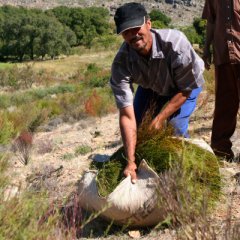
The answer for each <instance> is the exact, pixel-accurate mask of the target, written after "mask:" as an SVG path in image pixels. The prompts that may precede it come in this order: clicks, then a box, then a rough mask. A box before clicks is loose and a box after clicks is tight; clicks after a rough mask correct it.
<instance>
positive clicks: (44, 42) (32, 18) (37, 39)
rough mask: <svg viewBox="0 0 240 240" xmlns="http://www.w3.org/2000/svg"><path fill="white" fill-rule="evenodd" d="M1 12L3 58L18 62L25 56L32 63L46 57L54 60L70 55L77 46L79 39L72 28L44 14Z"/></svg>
mask: <svg viewBox="0 0 240 240" xmlns="http://www.w3.org/2000/svg"><path fill="white" fill-rule="evenodd" d="M1 12H2V14H1V15H2V16H3V17H2V18H3V21H1V24H2V27H1V31H2V34H1V35H0V36H1V41H0V43H1V45H0V46H1V55H2V56H5V57H7V58H8V57H17V58H18V60H19V61H22V60H23V58H24V57H25V56H28V57H29V58H30V59H34V57H39V56H42V57H44V56H45V55H46V54H48V55H50V56H52V57H54V56H56V55H59V54H61V53H63V54H67V53H68V52H69V51H70V48H71V46H73V45H75V44H76V36H75V34H74V32H73V31H71V29H70V28H68V27H67V26H65V25H63V24H61V23H60V22H59V21H58V20H57V18H56V17H55V16H48V15H47V14H45V12H43V11H41V10H35V9H33V10H27V9H24V8H16V7H3V8H2V9H1ZM1 15H0V16H1Z"/></svg>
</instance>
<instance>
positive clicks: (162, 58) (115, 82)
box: [110, 3, 204, 183]
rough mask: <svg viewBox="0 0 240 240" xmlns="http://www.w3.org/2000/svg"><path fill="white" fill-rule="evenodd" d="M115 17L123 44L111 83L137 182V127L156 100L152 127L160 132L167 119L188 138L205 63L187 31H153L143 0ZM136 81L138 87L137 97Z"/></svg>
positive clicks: (129, 169) (121, 9) (129, 165)
mask: <svg viewBox="0 0 240 240" xmlns="http://www.w3.org/2000/svg"><path fill="white" fill-rule="evenodd" d="M114 20H115V24H116V28H117V34H121V35H122V37H123V39H124V42H123V44H122V46H121V47H120V49H119V51H118V53H117V55H116V56H115V59H114V61H113V64H112V75H111V79H110V84H111V87H112V90H113V93H114V96H115V100H116V104H117V107H118V108H119V112H120V118H119V123H120V129H121V135H122V139H123V144H124V148H125V152H126V157H127V161H128V162H127V166H126V168H125V170H124V174H125V176H128V175H131V179H132V182H133V183H134V182H135V181H136V169H137V166H136V164H135V147H136V141H137V126H138V125H139V124H140V123H141V121H142V118H143V116H144V113H145V112H146V111H147V110H148V109H149V107H151V106H150V105H151V103H152V102H154V103H155V104H156V105H157V108H156V111H155V114H154V115H153V116H152V122H151V123H149V128H150V129H151V128H152V129H158V130H159V131H160V130H161V129H162V127H163V125H164V122H165V121H168V123H169V124H171V125H172V126H173V127H174V129H175V134H176V135H180V136H184V137H188V123H189V117H190V115H191V114H192V112H193V111H194V108H195V106H196V101H197V97H198V95H199V93H200V92H201V86H202V84H203V83H204V79H203V76H202V72H203V70H204V63H203V61H202V60H201V59H200V57H199V56H198V55H197V54H196V53H195V51H194V50H193V48H192V46H191V44H190V42H189V41H188V40H187V38H186V37H185V35H184V34H183V33H181V32H179V31H177V30H171V29H165V30H156V29H152V28H151V21H150V19H149V18H148V15H147V12H146V10H145V8H144V6H143V5H141V4H139V3H126V4H124V5H122V6H121V7H119V8H118V9H117V10H116V13H115V16H114ZM133 83H136V84H138V85H139V87H138V89H137V92H136V95H135V99H134V101H133ZM163 107H164V108H163Z"/></svg>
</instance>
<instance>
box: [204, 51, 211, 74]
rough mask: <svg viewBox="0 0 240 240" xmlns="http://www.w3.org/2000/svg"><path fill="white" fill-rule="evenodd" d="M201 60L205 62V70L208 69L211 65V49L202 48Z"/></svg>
mask: <svg viewBox="0 0 240 240" xmlns="http://www.w3.org/2000/svg"><path fill="white" fill-rule="evenodd" d="M202 58H203V61H204V64H205V68H206V69H207V70H209V69H210V68H211V67H210V66H211V63H212V54H211V51H210V49H204V52H203V57H202Z"/></svg>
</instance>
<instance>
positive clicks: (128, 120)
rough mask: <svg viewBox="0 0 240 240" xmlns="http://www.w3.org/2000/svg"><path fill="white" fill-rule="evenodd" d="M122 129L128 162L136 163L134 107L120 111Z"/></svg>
mask: <svg viewBox="0 0 240 240" xmlns="http://www.w3.org/2000/svg"><path fill="white" fill-rule="evenodd" d="M119 121H120V129H121V135H122V140H123V144H124V148H125V152H126V155H127V156H126V157H127V160H128V162H134V161H135V148H136V142H137V126H136V120H135V115H134V110H133V106H128V107H126V108H123V109H120V119H119Z"/></svg>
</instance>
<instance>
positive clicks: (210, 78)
mask: <svg viewBox="0 0 240 240" xmlns="http://www.w3.org/2000/svg"><path fill="white" fill-rule="evenodd" d="M214 76H215V75H214V66H213V65H212V66H211V69H210V70H209V71H204V79H205V88H206V90H207V92H208V93H209V94H214V93H215V78H214Z"/></svg>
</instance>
